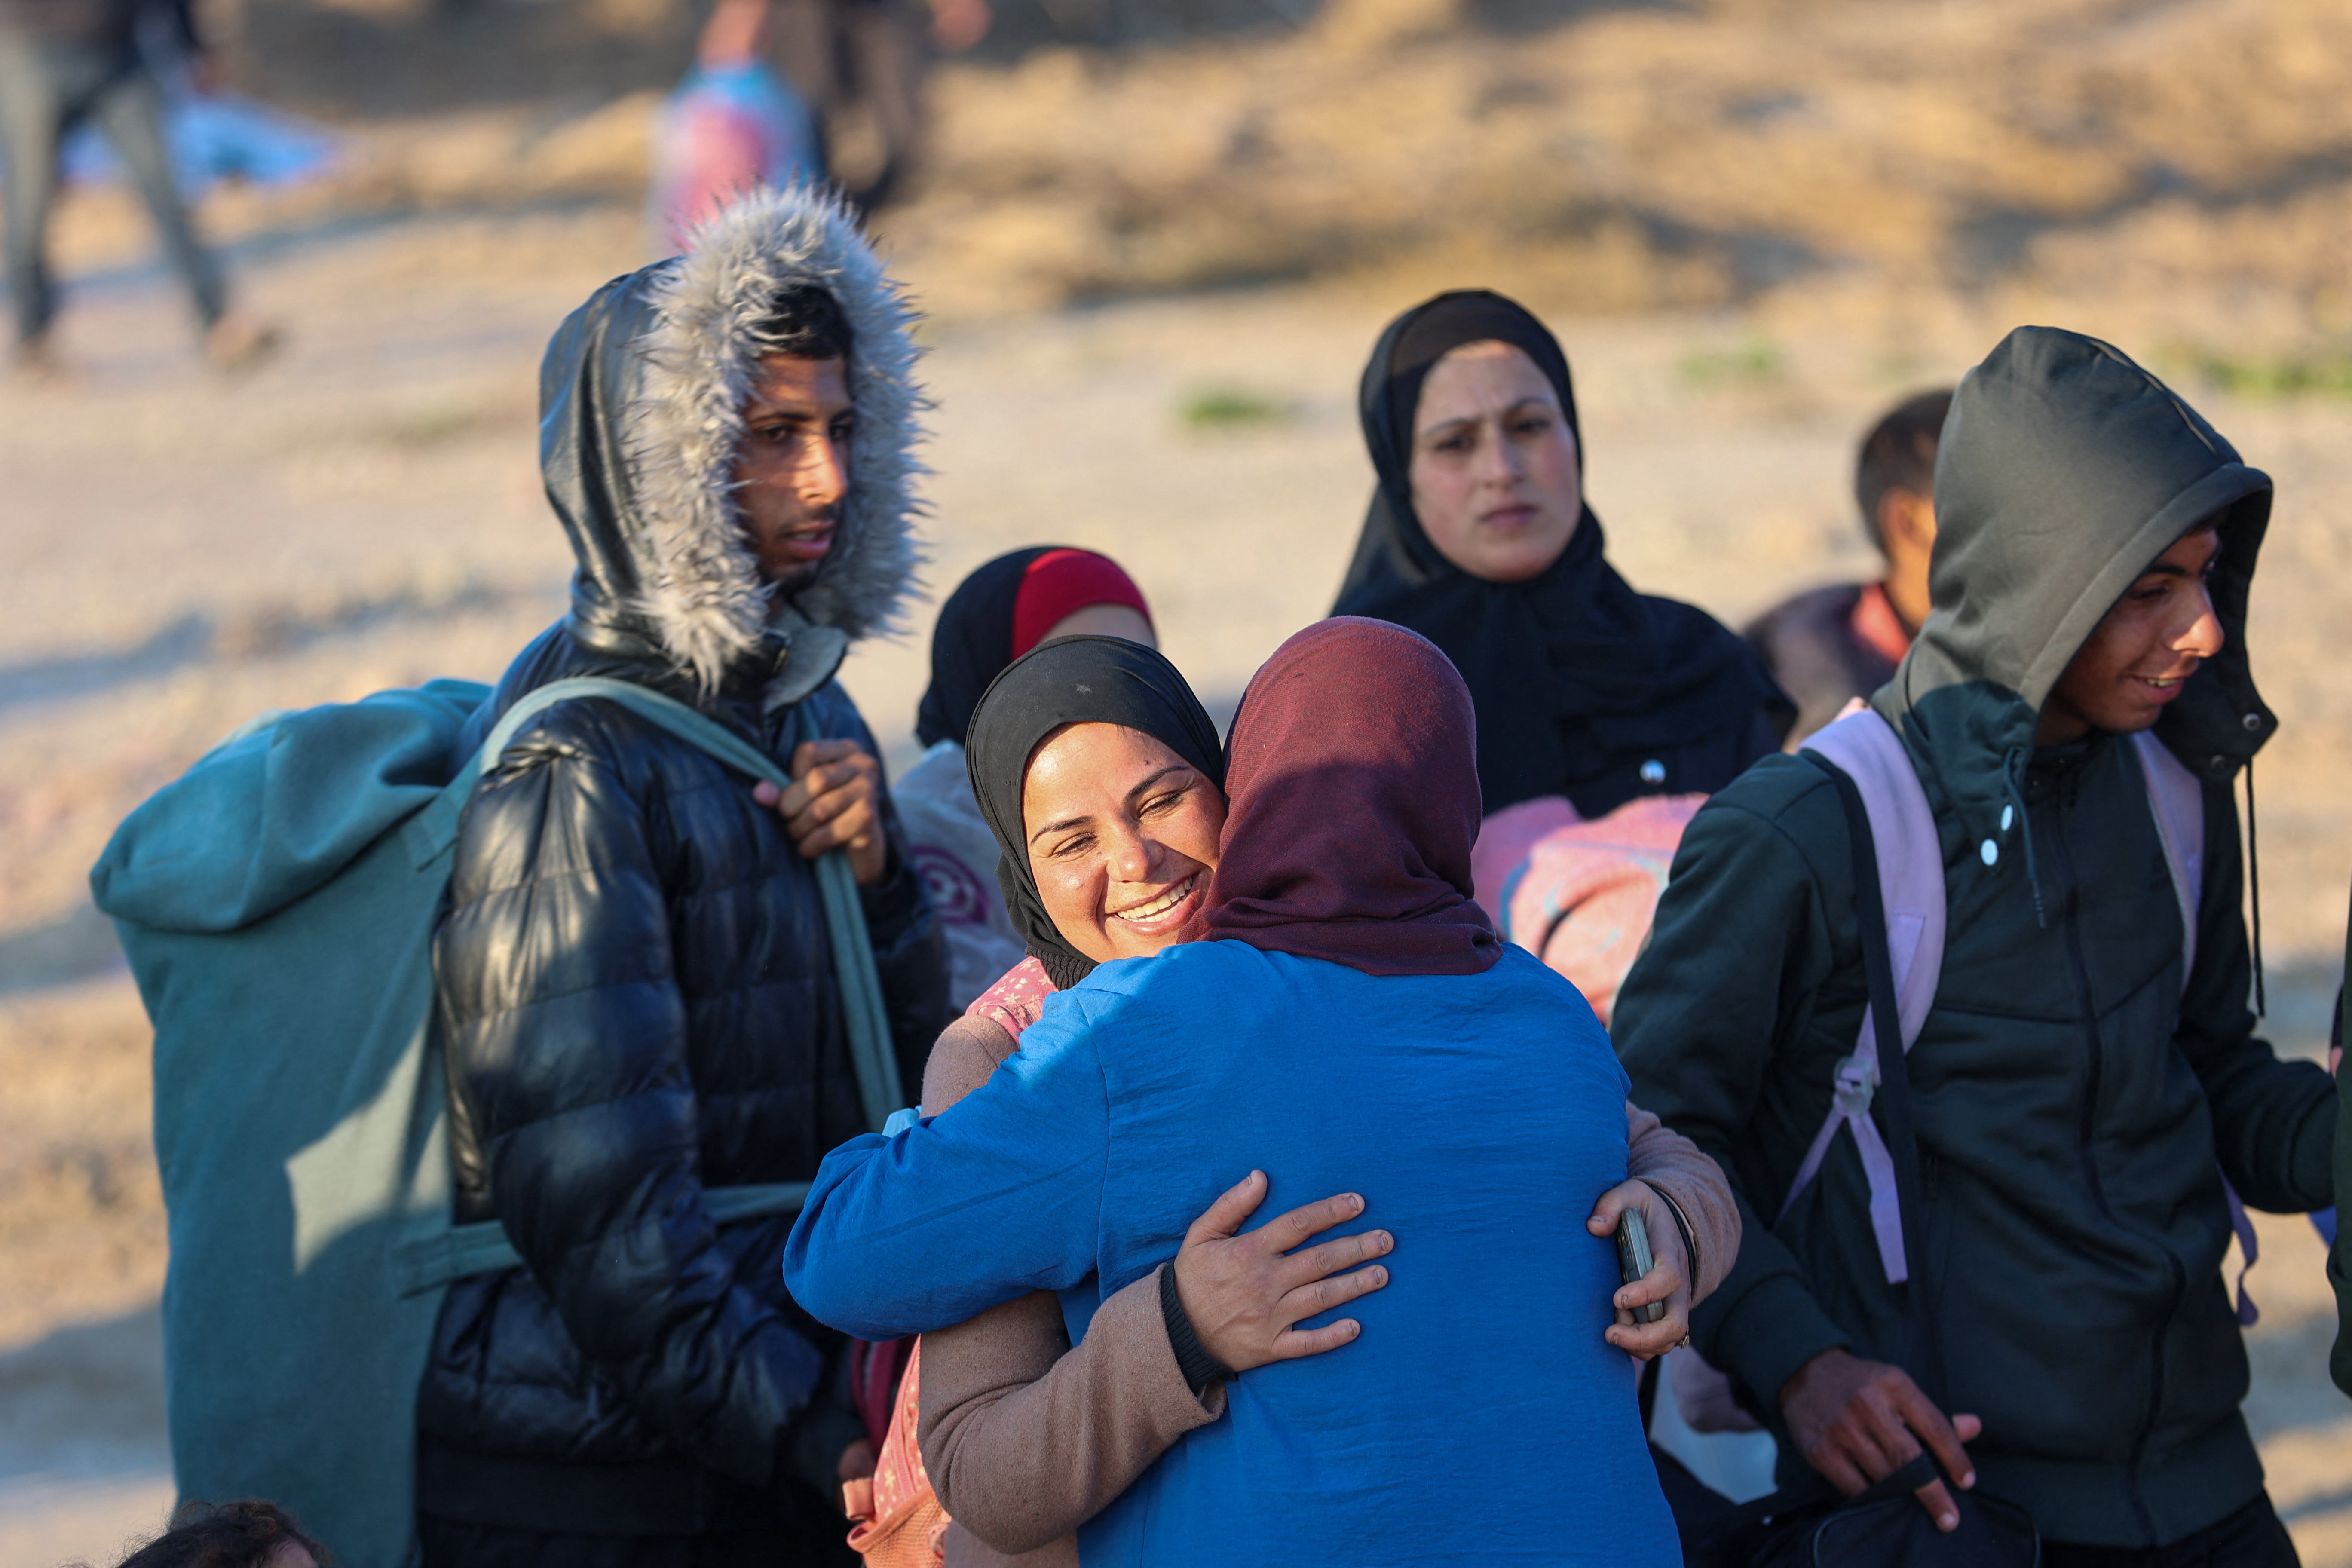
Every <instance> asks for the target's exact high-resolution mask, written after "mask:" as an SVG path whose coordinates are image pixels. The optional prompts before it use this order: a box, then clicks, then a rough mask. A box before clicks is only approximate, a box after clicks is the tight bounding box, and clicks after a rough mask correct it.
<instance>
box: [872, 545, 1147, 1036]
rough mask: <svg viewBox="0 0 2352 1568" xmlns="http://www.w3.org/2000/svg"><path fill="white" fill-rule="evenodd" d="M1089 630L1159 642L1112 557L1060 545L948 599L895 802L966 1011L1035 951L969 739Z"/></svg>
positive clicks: (1018, 558) (1014, 560) (1018, 555)
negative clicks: (974, 723)
mask: <svg viewBox="0 0 2352 1568" xmlns="http://www.w3.org/2000/svg"><path fill="white" fill-rule="evenodd" d="M1080 632H1093V633H1098V634H1101V635H1104V636H1108V637H1127V638H1129V639H1130V640H1132V641H1135V642H1140V643H1145V644H1150V643H1151V642H1152V641H1153V634H1152V627H1151V610H1150V605H1146V604H1145V603H1144V599H1143V590H1142V589H1140V588H1139V587H1138V586H1136V584H1135V580H1134V579H1133V578H1131V577H1129V575H1128V574H1127V573H1126V572H1125V571H1123V570H1122V569H1121V568H1120V567H1119V564H1118V563H1117V562H1115V561H1113V560H1111V559H1110V558H1109V557H1108V556H1107V555H1100V554H1097V553H1096V552H1093V551H1091V550H1072V549H1070V548H1068V547H1066V546H1064V545H1054V544H1041V545H1037V546H1035V547H1034V548H1031V549H1027V550H1015V551H1013V552H1011V553H1010V554H1007V555H1000V556H998V557H997V558H996V559H995V560H993V561H991V562H989V563H986V564H985V565H982V566H981V567H980V568H978V569H977V570H976V571H974V572H973V573H972V574H971V576H969V577H966V578H965V579H964V580H963V582H962V583H961V584H960V585H959V586H958V587H957V589H956V591H955V592H954V593H953V594H950V595H948V602H947V603H946V604H945V605H941V606H940V619H939V624H938V626H935V627H934V628H933V629H932V632H931V684H930V686H929V689H926V690H925V691H924V693H923V701H922V706H921V707H920V708H919V709H918V710H916V713H915V734H916V737H917V738H918V739H919V740H920V741H921V742H922V743H923V746H924V751H923V755H922V759H921V760H920V761H919V762H918V763H915V765H914V766H913V767H911V768H909V769H908V770H907V773H906V774H905V775H904V776H903V777H901V778H899V779H898V780H897V781H896V782H895V783H894V784H893V785H892V786H891V794H892V795H893V796H894V797H895V798H896V802H897V805H898V816H899V819H900V820H901V821H902V822H904V823H905V824H906V828H907V844H908V855H909V857H910V858H911V859H912V861H913V863H914V867H915V870H916V873H917V874H918V875H919V876H920V877H921V878H922V879H923V890H924V892H925V893H926V894H927V895H929V899H930V901H931V908H932V910H934V911H935V912H936V913H937V914H938V915H939V917H940V925H941V926H942V927H943V928H944V929H945V931H946V932H947V939H948V995H949V997H950V999H951V1000H952V1001H953V1002H954V1003H955V1005H957V1006H958V1007H963V1006H967V1005H970V1004H971V1000H972V998H973V997H975V996H978V995H979V994H981V993H982V992H983V991H985V990H987V989H988V988H989V987H990V986H991V985H992V984H995V983H996V981H997V979H998V977H999V976H1001V975H1003V973H1004V972H1005V971H1006V970H1008V969H1011V968H1012V967H1013V965H1015V964H1017V963H1020V962H1021V960H1022V955H1023V953H1024V951H1025V949H1024V944H1023V942H1022V939H1021V933H1020V931H1017V930H1016V929H1014V927H1013V925H1012V924H1011V922H1010V921H1008V920H1007V919H1006V916H1005V910H1004V906H1003V903H1002V901H1000V900H999V899H998V898H997V895H996V891H995V877H994V868H995V866H996V840H995V839H994V837H992V836H991V834H990V832H989V827H988V821H987V819H986V818H985V817H983V816H981V814H980V806H979V805H978V803H976V802H975V801H974V800H973V799H972V795H971V782H970V777H969V774H968V773H967V771H966V769H965V765H964V754H963V739H964V731H965V730H967V729H969V728H970V727H971V712H972V710H973V709H974V708H977V707H978V706H979V705H980V699H981V694H982V692H984V691H986V690H987V689H988V685H989V682H991V681H992V680H994V679H996V678H997V677H998V676H999V675H1001V674H1003V672H1004V667H1005V666H1006V665H1008V664H1011V663H1012V662H1013V660H1014V659H1016V658H1020V657H1021V656H1022V655H1023V654H1024V653H1027V652H1028V651H1029V650H1030V649H1031V648H1033V647H1036V646H1037V645H1038V644H1039V643H1042V642H1045V641H1048V640H1050V639H1052V638H1054V637H1067V636H1071V635H1075V634H1076V633H1080Z"/></svg>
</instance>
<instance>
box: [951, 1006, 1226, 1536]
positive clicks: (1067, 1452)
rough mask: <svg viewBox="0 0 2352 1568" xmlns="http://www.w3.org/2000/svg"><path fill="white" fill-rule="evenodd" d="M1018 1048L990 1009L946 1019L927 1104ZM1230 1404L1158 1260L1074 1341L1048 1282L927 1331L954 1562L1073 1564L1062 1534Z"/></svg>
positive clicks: (954, 1093) (965, 1086) (967, 1085)
mask: <svg viewBox="0 0 2352 1568" xmlns="http://www.w3.org/2000/svg"><path fill="white" fill-rule="evenodd" d="M1013 1048H1014V1045H1013V1037H1011V1036H1009V1035H1007V1034H1006V1033H1005V1032H1004V1031H1003V1029H1001V1028H999V1027H998V1026H996V1025H994V1024H992V1023H990V1022H988V1021H987V1020H985V1019H979V1018H963V1019H959V1020H958V1021H957V1022H956V1023H955V1024H953V1025H951V1026H949V1028H948V1031H947V1032H946V1033H945V1034H944V1035H942V1036H940V1041H939V1044H938V1045H936V1046H934V1047H932V1050H931V1059H930V1062H929V1066H928V1067H927V1068H925V1069H924V1073H923V1110H924V1111H925V1113H926V1114H929V1115H937V1114H938V1113H939V1112H940V1111H942V1110H946V1109H947V1108H948V1107H949V1106H950V1105H952V1104H954V1103H955V1102H956V1101H957V1100H961V1099H962V1098H963V1097H964V1096H965V1095H966V1094H969V1093H970V1092H971V1090H972V1089H977V1088H978V1087H979V1086H980V1085H981V1084H982V1083H985V1082H986V1081H987V1080H988V1075H989V1074H990V1073H992V1072H993V1071H995V1070H996V1066H997V1064H998V1063H999V1062H1001V1061H1003V1059H1004V1058H1006V1057H1008V1056H1011V1055H1012V1054H1013ZM1224 1407H1225V1391H1224V1389H1223V1386H1222V1385H1219V1386H1215V1387H1212V1388H1211V1389H1210V1390H1209V1392H1208V1394H1207V1396H1206V1397H1205V1398H1195V1397H1194V1396H1193V1394H1192V1390H1191V1389H1190V1388H1189V1387H1187V1386H1186V1385H1185V1383H1184V1375H1183V1373H1181V1372H1180V1371H1179V1370H1178V1369H1177V1366H1176V1352H1174V1351H1173V1350H1172V1349H1171V1348H1170V1346H1169V1343H1168V1329H1167V1325H1166V1324H1165V1322H1163V1321H1162V1320H1161V1317H1160V1277H1159V1273H1158V1271H1156V1270H1155V1271H1154V1272H1152V1273H1151V1274H1149V1275H1146V1276H1145V1277H1144V1278H1143V1279H1138V1280H1136V1281H1135V1282H1134V1283H1132V1284H1130V1285H1129V1286H1128V1287H1127V1288H1126V1289H1122V1290H1119V1291H1118V1292H1117V1293H1115V1294H1114V1295H1113V1296H1112V1297H1111V1298H1110V1299H1109V1300H1107V1301H1105V1302H1104V1303H1103V1304H1102V1307H1101V1309H1100V1310H1098V1311H1097V1312H1096V1314H1095V1317H1094V1321H1093V1323H1092V1324H1091V1325H1090V1326H1089V1327H1088V1329H1087V1338H1086V1342H1085V1343H1084V1344H1081V1345H1079V1346H1078V1347H1077V1348H1076V1349H1075V1350H1073V1349H1070V1348H1069V1342H1068V1339H1067V1338H1066V1336H1065V1334H1064V1333H1063V1331H1062V1310H1061V1304H1060V1303H1059V1302H1058V1301H1056V1300H1055V1299H1054V1297H1053V1296H1052V1295H1051V1294H1050V1293H1048V1292H1046V1291H1042V1290H1041V1291H1037V1292H1035V1293H1034V1294H1033V1295H1029V1296H1025V1297H1023V1298H1022V1299H1021V1300H1015V1301H1007V1302H1005V1303H1004V1304H1003V1306H1000V1307H994V1308H992V1309H990V1310H988V1311H985V1312H982V1314H981V1315H980V1316H979V1317H977V1318H974V1319H972V1320H971V1321H970V1322H967V1323H961V1324H959V1325H957V1326H956V1327H954V1328H952V1329H947V1330H943V1331H939V1332H936V1333H929V1334H925V1335H924V1336H923V1394H922V1410H921V1415H920V1421H919V1440H920V1444H921V1447H922V1451H923V1466H924V1468H925V1469H926V1470H928V1471H929V1474H930V1478H931V1486H932V1489H934V1490H935V1491H937V1492H938V1494H939V1499H940V1505H941V1506H942V1507H944V1508H945V1509H946V1510H947V1511H948V1515H949V1517H950V1518H951V1519H953V1520H954V1521H956V1524H957V1526H958V1528H957V1529H956V1530H954V1531H950V1539H949V1542H948V1544H949V1558H950V1563H954V1564H956V1565H957V1568H965V1565H967V1564H969V1565H971V1568H979V1565H982V1564H991V1563H1007V1562H1013V1561H1017V1562H1019V1563H1023V1564H1024V1568H1044V1565H1045V1564H1046V1563H1076V1560H1077V1553H1076V1546H1075V1545H1074V1544H1073V1543H1071V1542H1068V1541H1066V1539H1065V1538H1066V1537H1067V1536H1068V1535H1069V1534H1070V1533H1071V1532H1072V1531H1075V1530H1076V1529H1077V1527H1078V1526H1079V1525H1080V1524H1083V1523H1084V1522H1085V1521H1087V1520H1088V1519H1091V1518H1093V1517H1094V1515H1095V1514H1096V1513H1097V1512H1098V1511H1099V1510H1101V1509H1102V1508H1103V1507H1104V1506H1105V1505H1106V1504H1108V1502H1109V1501H1110V1500H1112V1499H1113V1498H1116V1497H1118V1494H1119V1493H1121V1492H1123V1491H1125V1490H1126V1489H1128V1487H1129V1485H1130V1484H1132V1483H1133V1481H1134V1480H1135V1479H1136V1478H1137V1477H1138V1476H1139V1475H1141V1474H1142V1473H1143V1472H1144V1471H1145V1470H1146V1469H1147V1468H1150V1465H1151V1463H1152V1461H1154V1460H1155V1459H1157V1458H1160V1455H1161V1454H1163V1453H1166V1452H1167V1451H1168V1450H1169V1449H1170V1448H1171V1447H1174V1446H1175V1444H1176V1442H1177V1440H1178V1439H1180V1438H1181V1437H1182V1436H1184V1434H1185V1433H1187V1432H1190V1431H1191V1430H1192V1429H1193V1428H1194V1427H1196V1426H1206V1425H1208V1424H1209V1423H1210V1422H1212V1421H1213V1420H1215V1419H1216V1418H1217V1417H1218V1416H1219V1415H1222V1414H1223V1412H1224ZM967 1535H968V1536H969V1537H970V1539H968V1540H967V1539H962V1538H963V1537H966V1536H967ZM990 1548H993V1549H994V1550H993V1551H991V1550H989V1549H990ZM1005 1553H1021V1554H1023V1555H1021V1556H1019V1557H1017V1558H1009V1557H1007V1556H1005V1555H1003V1554H1005Z"/></svg>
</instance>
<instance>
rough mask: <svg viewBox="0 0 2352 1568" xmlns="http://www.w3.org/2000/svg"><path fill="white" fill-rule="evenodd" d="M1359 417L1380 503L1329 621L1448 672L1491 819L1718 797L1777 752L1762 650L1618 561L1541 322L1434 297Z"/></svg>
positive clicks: (1398, 323) (1491, 305) (1415, 313)
mask: <svg viewBox="0 0 2352 1568" xmlns="http://www.w3.org/2000/svg"><path fill="white" fill-rule="evenodd" d="M1358 407H1359V413H1360V417H1361V418H1362V421H1363V428H1364V442H1365V445H1366V446H1367V447H1370V451H1371V458H1372V467H1373V468H1374V470H1375V471H1376V473H1377V474H1378V476H1379V484H1378V488H1377V489H1375V490H1374V491H1373V494H1372V501H1371V507H1370V510H1369V511H1368V512H1367V513H1366V515H1365V518H1364V529H1363V533H1362V536H1361V537H1360V539H1359V540H1358V542H1357V545H1356V557H1355V561H1354V563H1353V564H1351V565H1350V566H1349V570H1348V580H1347V582H1346V584H1344V585H1343V586H1342V587H1341V588H1340V590H1339V603H1338V604H1337V605H1335V606H1334V607H1333V611H1332V613H1333V614H1334V615H1342V616H1374V617H1376V618H1378V619H1381V620H1385V621H1393V622H1396V623H1397V624H1398V625H1400V626H1410V627H1411V628H1412V629H1413V630H1414V631H1417V632H1419V633H1421V634H1422V635H1423V637H1427V638H1429V639H1430V640H1431V641H1432V642H1433V643H1435V644H1436V645H1437V646H1438V647H1441V648H1444V650H1445V653H1446V655H1447V657H1449V658H1452V659H1453V660H1454V666H1455V668H1458V669H1460V670H1461V672H1462V678H1463V679H1464V680H1465V681H1466V682H1467V683H1468V685H1469V687H1470V692H1471V696H1472V699H1473V700H1474V701H1475V704H1476V707H1477V716H1478V780H1479V785H1480V789H1481V792H1482V794H1483V795H1484V797H1485V808H1486V812H1487V813H1488V814H1489V815H1492V814H1493V813H1495V812H1496V811H1499V810H1501V809H1502V808H1503V807H1505V806H1507V805H1516V804H1517V803H1518V802H1520V801H1523V800H1528V799H1532V798H1534V797H1536V796H1539V795H1565V796H1566V797H1567V798H1568V801H1569V803H1570V805H1573V806H1574V807H1575V808H1576V811H1577V813H1578V815H1579V816H1584V817H1587V818H1591V817H1595V816H1603V815H1605V814H1606V813H1608V812H1610V811H1612V810H1614V809H1615V808H1616V807H1618V806H1620V805H1623V804H1624V803H1625V802H1627V801H1628V800H1632V799H1633V798H1634V797H1636V796H1639V795H1684V794H1711V793H1713V792H1714V791H1716V790H1717V789H1720V788H1721V787H1722V786H1723V785H1725V784H1728V783H1730V782H1731V780H1732V779H1733V778H1734V777H1736V776H1737V775H1738V773H1740V772H1741V770H1743V769H1745V768H1746V767H1747V766H1748V763H1752V762H1754V761H1755V760H1756V759H1757V758H1759V757H1761V756H1764V755H1766V754H1767V753H1769V752H1773V751H1775V750H1777V749H1778V748H1779V745H1780V735H1781V732H1782V731H1784V730H1785V729H1786V728H1787V725H1788V722H1789V721H1790V719H1791V718H1793V716H1794V711H1795V710H1794V709H1793V708H1791V707H1790V704H1789V702H1788V700H1787V699H1786V698H1785V697H1783V696H1782V695H1781V694H1780V689H1779V688H1778V687H1776V686H1774V685H1773V684H1772V680H1771V678H1770V677H1769V676H1768V675H1767V674H1766V673H1765V672H1764V670H1763V668H1762V667H1761V666H1760V665H1759V663H1758V662H1757V659H1756V657H1755V655H1754V654H1753V653H1752V652H1751V651H1750V650H1749V649H1748V646H1747V644H1745V643H1744V642H1742V641H1741V640H1740V639H1739V638H1738V637H1736V636H1734V635H1733V634H1732V633H1731V632H1730V631H1729V630H1728V629H1727V628H1726V627H1725V626H1722V625H1721V624H1719V623H1718V622H1717V621H1716V620H1715V618H1714V617H1713V616H1709V615H1707V614H1706V612H1705V611H1703V610H1699V609H1696V608H1693V607H1692V606H1691V605H1684V604H1678V603H1676V602H1675V601H1674V600H1672V599H1659V598H1653V597H1650V596H1648V595H1641V594H1636V593H1635V592H1633V589H1632V588H1631V587H1629V586H1628V585H1627V584H1626V583H1625V580H1624V579H1623V578H1622V577H1620V576H1618V575H1617V574H1616V572H1615V571H1614V570H1613V569H1612V567H1611V566H1610V564H1609V563H1608V561H1607V560H1606V559H1605V558H1604V556H1603V554H1602V539H1601V520H1600V519H1599V518H1597V517H1595V516H1593V515H1592V510H1591V508H1590V507H1588V506H1586V505H1585V504H1584V496H1583V472H1582V460H1583V440H1582V434H1581V432H1580V429H1579V427H1578V426H1577V420H1576V394H1575V390H1574V387H1573V386H1572V384H1571V383H1570V379H1569V373H1568V361H1567V359H1566V357H1565V356H1564V355H1562V354H1561V353H1560V349H1559V342H1558V341H1557V340H1555V339H1554V338H1553V337H1552V335H1551V333H1550V332H1549V331H1547V330H1546V329H1545V327H1544V325H1543V323H1542V322H1540V321H1537V320H1536V319H1535V317H1533V316H1532V315H1529V314H1528V312H1527V311H1526V310H1523V309H1522V308H1520V307H1519V306H1518V305H1517V304H1515V303H1513V302H1512V301H1511V300H1506V299H1504V298H1503V297H1502V296H1501V295H1499V294H1493V293H1489V292H1487V291H1486V290H1484V289H1463V290H1458V291H1455V292H1452V293H1446V294H1440V295H1438V296H1437V297H1436V298H1435V299H1433V300H1428V301H1427V302H1425V303H1423V304H1421V305H1417V306H1415V307H1414V308H1413V309H1412V310H1408V311H1406V312H1405V313H1404V314H1403V315H1402V316H1399V317H1398V318H1397V319H1396V320H1395V321H1392V322H1391V323H1390V324H1389V328H1388V331H1385V332H1383V333H1382V334H1381V341H1380V343H1379V346H1378V347H1376V348H1375V349H1374V350H1373V351H1372V358H1371V363H1370V364H1368V365H1367V366H1366V367H1365V369H1364V379H1363V384H1362V388H1361V390H1360V395H1359V398H1358Z"/></svg>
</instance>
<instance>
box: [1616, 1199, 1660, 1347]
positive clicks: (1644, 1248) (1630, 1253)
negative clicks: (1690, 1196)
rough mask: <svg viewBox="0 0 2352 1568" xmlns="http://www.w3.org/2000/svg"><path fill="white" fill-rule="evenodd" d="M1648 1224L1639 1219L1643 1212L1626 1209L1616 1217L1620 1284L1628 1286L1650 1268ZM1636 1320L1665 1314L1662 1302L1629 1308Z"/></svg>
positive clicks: (1651, 1321) (1635, 1209)
mask: <svg viewBox="0 0 2352 1568" xmlns="http://www.w3.org/2000/svg"><path fill="white" fill-rule="evenodd" d="M1650 1263H1651V1258H1650V1227H1649V1226H1648V1225H1647V1224H1645V1223H1644V1222H1643V1219H1642V1211H1641V1210H1640V1209H1637V1208H1631V1207H1629V1208H1627V1209H1626V1210H1625V1212H1624V1213H1622V1214H1621V1215H1618V1216H1617V1272H1618V1273H1619V1274H1620V1275H1622V1277H1623V1278H1622V1281H1621V1283H1623V1284H1627V1285H1631V1284H1632V1283H1633V1281H1634V1280H1636V1279H1641V1278H1642V1276H1643V1275H1644V1274H1647V1273H1648V1272H1649V1271H1650ZM1630 1311H1631V1313H1632V1316H1633V1321H1635V1322H1637V1323H1654V1322H1656V1321H1658V1320H1659V1319H1660V1318H1663V1317H1664V1316H1665V1315H1666V1304H1665V1303H1664V1301H1651V1302H1648V1303H1646V1304H1644V1305H1643V1306H1639V1307H1634V1308H1632V1309H1630Z"/></svg>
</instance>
